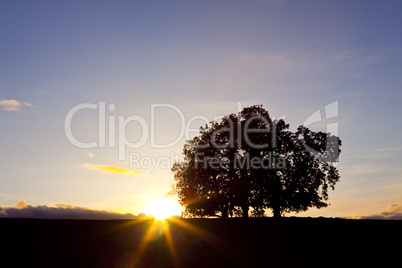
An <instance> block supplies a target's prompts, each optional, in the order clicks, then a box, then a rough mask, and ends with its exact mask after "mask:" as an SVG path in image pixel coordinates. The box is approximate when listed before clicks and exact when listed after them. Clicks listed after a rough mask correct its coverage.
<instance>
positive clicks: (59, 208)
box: [0, 199, 146, 220]
mask: <svg viewBox="0 0 402 268" xmlns="http://www.w3.org/2000/svg"><path fill="white" fill-rule="evenodd" d="M143 216H146V215H145V214H139V215H138V216H136V215H134V214H131V213H126V214H120V213H116V212H111V211H106V210H95V209H90V208H87V207H79V206H73V205H68V204H56V205H55V206H46V205H44V206H34V205H31V204H28V203H27V202H25V200H24V199H22V200H20V201H18V203H17V204H15V205H14V206H10V207H0V218H41V219H103V220H105V219H135V218H140V217H143Z"/></svg>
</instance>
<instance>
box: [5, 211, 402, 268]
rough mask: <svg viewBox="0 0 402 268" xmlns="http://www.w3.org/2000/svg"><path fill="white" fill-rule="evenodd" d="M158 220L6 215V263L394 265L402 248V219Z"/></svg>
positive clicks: (13, 264) (47, 264)
mask: <svg viewBox="0 0 402 268" xmlns="http://www.w3.org/2000/svg"><path fill="white" fill-rule="evenodd" d="M150 226H152V220H126V221H125V220H104V221H102V220H39V219H0V230H1V249H0V267H134V265H135V267H175V266H176V267H364V266H369V267H375V266H380V267H389V266H394V265H396V266H398V263H399V259H400V256H401V250H402V247H401V239H402V228H401V227H402V221H375V220H345V219H326V218H318V219H310V218H284V219H281V220H274V219H271V218H259V219H257V218H254V219H241V218H238V219H184V220H169V232H167V233H168V234H167V235H163V233H162V227H161V225H160V224H159V225H155V226H157V227H156V228H155V230H156V231H155V232H153V233H152V234H151V232H150V231H149V230H150V228H151V227H150ZM189 226H191V227H189ZM158 233H159V234H160V236H158ZM147 234H148V238H149V239H147V240H144V239H143V238H144V236H147ZM169 234H170V235H169ZM144 241H148V242H144ZM169 241H171V242H170V244H171V245H173V246H172V247H171V248H172V250H171V249H170V247H169V243H168V242H169ZM144 246H146V247H144Z"/></svg>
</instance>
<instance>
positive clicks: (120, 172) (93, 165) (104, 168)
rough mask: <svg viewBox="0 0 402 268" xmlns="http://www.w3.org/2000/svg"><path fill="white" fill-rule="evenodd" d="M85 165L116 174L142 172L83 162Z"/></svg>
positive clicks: (139, 173)
mask: <svg viewBox="0 0 402 268" xmlns="http://www.w3.org/2000/svg"><path fill="white" fill-rule="evenodd" d="M84 166H85V167H88V168H92V169H99V170H104V171H106V172H107V173H118V174H132V175H142V174H143V173H141V172H138V171H134V170H128V169H124V168H120V167H115V166H104V165H96V164H87V163H85V164H84Z"/></svg>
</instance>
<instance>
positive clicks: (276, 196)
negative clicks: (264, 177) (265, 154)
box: [272, 178, 282, 219]
mask: <svg viewBox="0 0 402 268" xmlns="http://www.w3.org/2000/svg"><path fill="white" fill-rule="evenodd" d="M273 187H274V189H273V190H274V191H273V195H272V210H273V212H274V218H276V219H279V218H280V217H281V191H282V189H281V188H282V187H281V182H280V180H279V178H276V179H275V181H274V185H273Z"/></svg>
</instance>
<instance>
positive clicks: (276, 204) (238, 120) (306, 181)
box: [172, 105, 341, 217]
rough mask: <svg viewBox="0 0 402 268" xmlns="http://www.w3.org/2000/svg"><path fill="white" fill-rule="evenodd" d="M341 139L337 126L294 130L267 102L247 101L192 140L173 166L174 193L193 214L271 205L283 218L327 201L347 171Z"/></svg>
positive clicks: (257, 212) (254, 211) (256, 212)
mask: <svg viewBox="0 0 402 268" xmlns="http://www.w3.org/2000/svg"><path fill="white" fill-rule="evenodd" d="M340 146H341V141H340V139H339V138H338V137H336V136H334V135H331V134H330V133H325V132H313V131H311V130H310V129H308V128H306V127H304V126H299V127H298V128H297V131H295V132H291V131H289V125H288V124H286V123H285V121H284V120H282V119H281V120H273V119H272V118H271V117H270V115H269V113H268V111H266V110H265V109H264V108H262V106H261V105H255V106H251V107H247V108H244V109H243V110H242V111H241V112H239V113H238V114H230V115H227V116H224V117H223V118H222V120H221V121H220V122H216V121H212V122H211V123H210V124H209V125H205V126H204V127H201V128H200V134H199V135H198V136H196V137H194V138H193V139H192V140H189V141H187V143H186V144H185V145H184V148H183V154H184V160H183V161H181V162H177V163H175V164H174V166H173V168H172V171H173V173H174V179H175V184H174V185H173V191H172V192H173V193H175V194H177V196H178V197H179V202H180V203H181V204H182V205H183V206H184V207H185V214H186V216H192V217H205V216H221V217H228V216H241V215H242V216H243V217H248V216H249V214H250V212H251V215H252V216H261V215H264V211H265V210H266V209H272V211H273V214H274V217H281V215H282V214H284V213H287V212H291V211H294V212H300V211H305V210H307V209H309V208H311V207H317V208H322V207H326V206H327V205H328V204H327V203H326V201H327V200H328V187H331V188H332V189H334V186H335V184H336V182H338V181H339V178H340V176H339V172H338V170H337V169H336V167H335V165H334V164H335V163H337V161H338V159H339V153H340V149H339V148H340Z"/></svg>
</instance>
